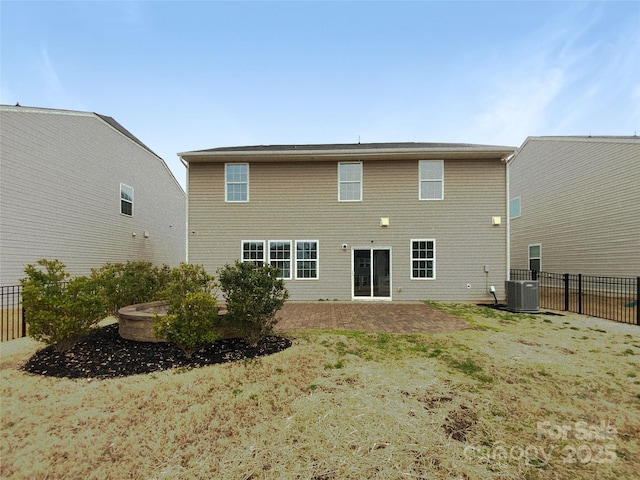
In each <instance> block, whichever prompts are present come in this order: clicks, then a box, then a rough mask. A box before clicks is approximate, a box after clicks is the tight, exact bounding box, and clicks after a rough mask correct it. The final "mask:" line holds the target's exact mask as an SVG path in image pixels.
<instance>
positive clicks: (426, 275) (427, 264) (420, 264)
mask: <svg viewBox="0 0 640 480" xmlns="http://www.w3.org/2000/svg"><path fill="white" fill-rule="evenodd" d="M433 278H436V241H435V240H411V279H412V280H423V279H433Z"/></svg>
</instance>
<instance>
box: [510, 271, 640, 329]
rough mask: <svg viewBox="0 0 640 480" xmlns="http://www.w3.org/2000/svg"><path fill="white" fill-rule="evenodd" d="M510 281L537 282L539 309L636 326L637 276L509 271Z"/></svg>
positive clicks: (639, 319) (639, 294)
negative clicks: (572, 313)
mask: <svg viewBox="0 0 640 480" xmlns="http://www.w3.org/2000/svg"><path fill="white" fill-rule="evenodd" d="M511 280H537V281H538V290H539V294H540V307H542V308H549V309H551V310H564V311H568V312H575V313H579V314H583V315H591V316H593V317H600V318H606V319H608V320H615V321H616V322H622V323H632V324H636V325H640V307H638V298H639V297H640V277H636V278H633V277H596V276H591V275H582V274H580V273H578V274H570V273H549V272H537V271H536V270H518V269H511Z"/></svg>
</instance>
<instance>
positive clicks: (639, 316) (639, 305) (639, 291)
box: [636, 277, 640, 325]
mask: <svg viewBox="0 0 640 480" xmlns="http://www.w3.org/2000/svg"><path fill="white" fill-rule="evenodd" d="M636 325H640V277H638V278H636Z"/></svg>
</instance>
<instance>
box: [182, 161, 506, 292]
mask: <svg viewBox="0 0 640 480" xmlns="http://www.w3.org/2000/svg"><path fill="white" fill-rule="evenodd" d="M362 171H363V174H362V201H357V202H340V201H338V161H314V162H280V163H279V162H265V163H260V162H255V163H251V162H250V163H249V201H248V202H244V203H228V202H225V165H224V163H191V164H190V166H189V171H188V193H189V207H188V257H189V262H191V263H195V264H203V265H204V266H205V268H206V269H207V270H208V271H209V272H210V273H213V274H215V272H216V270H217V269H218V268H220V267H222V266H223V265H225V264H227V263H232V262H234V261H235V260H237V259H240V258H241V256H242V249H243V242H244V241H255V242H265V243H264V245H265V249H267V250H268V249H269V241H286V242H291V249H292V251H293V253H292V257H293V258H292V264H291V269H292V271H293V273H292V275H291V277H292V278H291V279H288V280H287V281H286V285H287V288H288V289H289V291H290V293H291V299H292V300H320V299H329V300H342V301H344V300H352V299H355V298H356V297H355V296H354V295H355V287H354V280H355V281H356V283H357V280H356V279H355V276H356V274H355V271H354V270H355V263H356V262H357V261H358V260H357V259H356V258H355V256H354V251H367V250H371V249H382V250H386V251H388V252H389V253H390V262H388V265H386V267H388V270H389V272H388V273H389V275H388V282H389V283H390V285H389V292H390V295H388V298H386V300H393V301H402V300H458V301H468V300H472V301H490V300H492V299H493V297H492V296H491V295H490V294H489V293H488V287H489V286H490V285H495V287H496V289H497V292H498V298H500V296H502V297H504V293H503V292H504V280H505V279H506V214H507V207H506V186H505V175H506V167H505V164H504V162H502V161H500V160H445V162H444V199H443V200H419V198H418V184H419V179H418V161H417V160H393V161H385V160H368V161H364V162H363V167H362ZM495 216H499V217H501V220H502V224H501V225H493V224H492V217H495ZM381 218H388V219H389V225H388V226H381ZM302 240H306V241H313V242H317V247H318V248H317V256H318V258H317V265H316V266H317V278H315V279H308V278H304V279H302V278H300V279H297V278H296V266H295V256H296V253H295V251H296V241H302ZM415 240H428V241H433V244H430V245H433V246H434V247H435V254H434V257H435V258H434V260H435V272H434V277H435V278H432V279H424V278H421V279H412V265H413V264H412V246H413V242H412V241H415ZM345 245H346V248H343V247H344V246H345ZM266 256H267V255H265V257H266ZM265 260H267V258H265ZM383 296H385V295H383ZM357 298H360V297H357Z"/></svg>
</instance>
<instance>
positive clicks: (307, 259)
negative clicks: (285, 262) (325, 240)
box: [296, 240, 318, 279]
mask: <svg viewBox="0 0 640 480" xmlns="http://www.w3.org/2000/svg"><path fill="white" fill-rule="evenodd" d="M296 278H302V279H304V278H318V241H317V240H296Z"/></svg>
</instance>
